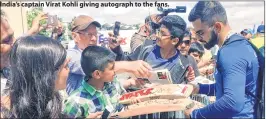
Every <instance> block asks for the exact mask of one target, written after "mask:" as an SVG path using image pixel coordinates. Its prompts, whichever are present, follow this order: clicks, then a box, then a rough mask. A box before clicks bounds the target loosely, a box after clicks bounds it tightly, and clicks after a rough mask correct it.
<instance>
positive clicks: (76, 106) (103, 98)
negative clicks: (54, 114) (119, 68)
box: [63, 78, 126, 118]
mask: <svg viewBox="0 0 266 119" xmlns="http://www.w3.org/2000/svg"><path fill="white" fill-rule="evenodd" d="M124 93H126V91H125V89H124V88H123V87H122V85H121V83H120V82H119V81H118V80H117V79H116V78H115V79H114V81H112V82H109V83H105V84H104V88H103V90H96V89H95V88H94V87H93V86H91V85H89V84H88V83H87V82H85V81H84V80H83V81H82V84H81V86H80V87H79V88H78V89H77V90H75V91H74V92H73V93H71V95H70V96H69V97H68V98H67V99H66V100H65V101H64V109H63V113H64V114H67V115H69V116H70V117H75V118H76V117H87V116H88V115H89V113H95V112H99V111H104V110H105V109H106V108H108V111H109V112H111V113H113V112H117V111H118V110H120V109H122V104H119V103H118V101H119V97H120V96H121V95H122V94H124Z"/></svg>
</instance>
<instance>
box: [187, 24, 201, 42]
mask: <svg viewBox="0 0 266 119" xmlns="http://www.w3.org/2000/svg"><path fill="white" fill-rule="evenodd" d="M189 29H190V33H191V43H194V42H199V40H198V38H197V34H196V32H195V30H194V29H193V28H189Z"/></svg>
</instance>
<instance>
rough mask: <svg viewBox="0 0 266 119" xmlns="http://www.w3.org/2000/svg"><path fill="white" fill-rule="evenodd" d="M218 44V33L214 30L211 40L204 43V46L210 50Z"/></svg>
mask: <svg viewBox="0 0 266 119" xmlns="http://www.w3.org/2000/svg"><path fill="white" fill-rule="evenodd" d="M216 44H218V35H217V34H216V33H215V32H214V30H212V31H211V38H210V40H209V41H208V42H207V43H205V44H204V47H205V48H206V49H207V50H209V49H211V48H212V47H213V46H215V45H216Z"/></svg>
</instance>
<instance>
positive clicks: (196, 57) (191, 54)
mask: <svg viewBox="0 0 266 119" xmlns="http://www.w3.org/2000/svg"><path fill="white" fill-rule="evenodd" d="M189 55H190V56H192V57H193V58H194V59H195V60H196V62H197V63H199V61H200V54H199V53H198V52H191V53H190V54H189Z"/></svg>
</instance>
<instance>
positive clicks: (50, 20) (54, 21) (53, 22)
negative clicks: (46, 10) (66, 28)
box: [48, 15, 58, 26]
mask: <svg viewBox="0 0 266 119" xmlns="http://www.w3.org/2000/svg"><path fill="white" fill-rule="evenodd" d="M48 25H51V26H57V25H58V19H57V16H56V15H48Z"/></svg>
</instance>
